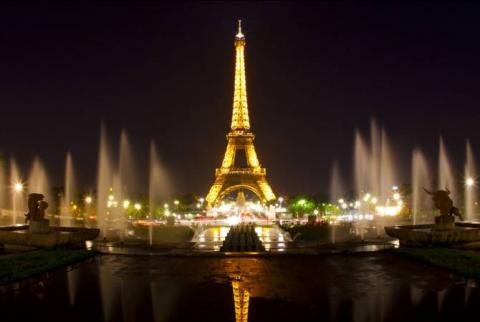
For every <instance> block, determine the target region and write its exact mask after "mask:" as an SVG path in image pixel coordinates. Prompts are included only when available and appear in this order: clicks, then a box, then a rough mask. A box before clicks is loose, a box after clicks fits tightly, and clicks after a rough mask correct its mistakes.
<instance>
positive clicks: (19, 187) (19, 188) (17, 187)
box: [13, 182, 23, 192]
mask: <svg viewBox="0 0 480 322" xmlns="http://www.w3.org/2000/svg"><path fill="white" fill-rule="evenodd" d="M13 190H15V192H22V191H23V183H21V182H17V183H15V184H14V186H13Z"/></svg>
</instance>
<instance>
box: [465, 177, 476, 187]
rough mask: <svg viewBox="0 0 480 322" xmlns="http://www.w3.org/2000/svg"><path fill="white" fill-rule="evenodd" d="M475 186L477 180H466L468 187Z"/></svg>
mask: <svg viewBox="0 0 480 322" xmlns="http://www.w3.org/2000/svg"><path fill="white" fill-rule="evenodd" d="M474 184H475V180H473V178H467V180H465V185H466V186H467V187H472V186H473V185H474Z"/></svg>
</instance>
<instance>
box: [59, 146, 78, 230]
mask: <svg viewBox="0 0 480 322" xmlns="http://www.w3.org/2000/svg"><path fill="white" fill-rule="evenodd" d="M74 187H75V176H74V171H73V161H72V154H71V153H70V152H68V153H67V156H66V159H65V184H64V192H63V196H62V200H61V203H60V204H61V206H60V225H61V226H71V225H72V211H71V209H72V202H73V194H74V191H75V190H74Z"/></svg>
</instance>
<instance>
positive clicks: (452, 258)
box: [394, 247, 480, 280]
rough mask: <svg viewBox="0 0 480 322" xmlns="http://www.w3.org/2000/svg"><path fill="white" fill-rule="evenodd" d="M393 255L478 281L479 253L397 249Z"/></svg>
mask: <svg viewBox="0 0 480 322" xmlns="http://www.w3.org/2000/svg"><path fill="white" fill-rule="evenodd" d="M394 253H395V254H398V255H400V256H404V257H407V258H411V259H414V260H419V261H422V262H424V263H427V264H430V265H433V266H437V267H441V268H445V269H448V270H450V271H452V272H454V273H457V274H459V275H462V276H465V277H472V278H476V279H479V280H480V252H475V251H468V250H459V249H451V248H440V247H433V248H427V247H425V248H399V249H396V250H395V251H394Z"/></svg>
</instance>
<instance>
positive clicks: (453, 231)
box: [385, 189, 480, 247]
mask: <svg viewBox="0 0 480 322" xmlns="http://www.w3.org/2000/svg"><path fill="white" fill-rule="evenodd" d="M425 192H426V193H427V194H429V195H431V196H432V200H433V202H434V205H435V208H437V209H438V210H439V211H440V215H439V216H436V217H435V223H434V224H432V225H404V226H393V227H385V231H386V233H387V234H388V235H389V236H391V237H395V238H398V239H399V240H400V244H401V245H409V246H422V245H429V246H431V245H444V246H446V245H462V246H463V247H468V246H476V245H477V244H478V243H480V224H473V223H463V222H457V223H455V217H459V218H460V219H462V217H461V214H460V211H459V210H458V208H456V207H454V205H453V201H452V199H450V194H451V193H450V191H449V190H437V191H434V192H430V191H428V190H426V189H425Z"/></svg>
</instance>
